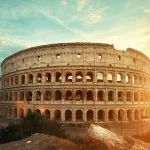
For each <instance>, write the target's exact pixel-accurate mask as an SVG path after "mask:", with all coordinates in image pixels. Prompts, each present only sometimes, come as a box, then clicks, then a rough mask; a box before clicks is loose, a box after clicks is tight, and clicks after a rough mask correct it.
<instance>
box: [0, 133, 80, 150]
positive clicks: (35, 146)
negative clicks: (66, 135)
mask: <svg viewBox="0 0 150 150" xmlns="http://www.w3.org/2000/svg"><path fill="white" fill-rule="evenodd" d="M78 148H79V147H78V146H77V145H76V144H74V143H71V142H70V141H68V140H65V139H61V138H57V137H54V136H49V135H44V134H35V135H32V136H30V137H28V138H25V139H23V140H20V141H15V142H10V143H6V144H2V145H0V150H77V149H78Z"/></svg>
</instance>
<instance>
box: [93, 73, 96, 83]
mask: <svg viewBox="0 0 150 150" xmlns="http://www.w3.org/2000/svg"><path fill="white" fill-rule="evenodd" d="M93 82H94V83H97V74H96V71H95V72H94V73H93Z"/></svg>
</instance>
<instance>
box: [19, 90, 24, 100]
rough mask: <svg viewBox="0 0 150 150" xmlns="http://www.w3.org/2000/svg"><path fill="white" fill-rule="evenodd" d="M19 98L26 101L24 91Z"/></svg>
mask: <svg viewBox="0 0 150 150" xmlns="http://www.w3.org/2000/svg"><path fill="white" fill-rule="evenodd" d="M19 100H20V101H24V92H20V96H19Z"/></svg>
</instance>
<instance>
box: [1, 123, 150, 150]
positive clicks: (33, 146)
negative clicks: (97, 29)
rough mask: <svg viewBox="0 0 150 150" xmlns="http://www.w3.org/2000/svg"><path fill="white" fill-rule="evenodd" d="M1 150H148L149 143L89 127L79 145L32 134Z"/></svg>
mask: <svg viewBox="0 0 150 150" xmlns="http://www.w3.org/2000/svg"><path fill="white" fill-rule="evenodd" d="M0 149H3V150H29V149H30V150H41V149H42V150H150V143H146V142H143V141H140V140H138V139H135V138H132V137H122V136H120V135H118V134H116V133H113V132H111V131H109V130H107V129H105V128H102V127H100V126H98V125H93V124H92V125H90V127H89V129H88V131H87V135H86V138H85V139H84V141H83V143H82V144H81V145H77V144H74V143H72V142H70V141H69V140H67V139H61V138H57V137H54V136H50V135H44V134H34V135H32V136H30V137H28V138H25V139H23V140H20V141H15V142H10V143H7V144H2V145H0Z"/></svg>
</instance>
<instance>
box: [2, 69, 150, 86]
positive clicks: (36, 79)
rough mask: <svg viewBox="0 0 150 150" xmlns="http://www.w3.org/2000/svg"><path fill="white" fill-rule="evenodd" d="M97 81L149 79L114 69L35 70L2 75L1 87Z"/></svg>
mask: <svg viewBox="0 0 150 150" xmlns="http://www.w3.org/2000/svg"><path fill="white" fill-rule="evenodd" d="M83 82H84V83H97V84H118V85H121V84H123V85H125V84H126V85H139V86H142V87H143V86H145V87H148V86H149V83H150V79H149V77H147V76H144V75H142V74H138V73H124V72H121V71H120V72H114V71H98V70H97V71H93V70H89V71H87V70H86V71H81V70H76V71H72V70H70V71H67V70H64V71H39V72H38V71H36V72H28V73H18V74H13V75H9V76H6V77H2V88H7V87H11V86H20V85H28V84H29V85H31V84H51V83H66V84H67V83H83Z"/></svg>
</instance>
